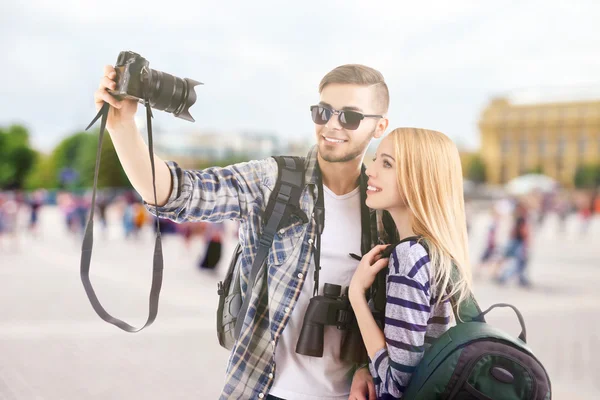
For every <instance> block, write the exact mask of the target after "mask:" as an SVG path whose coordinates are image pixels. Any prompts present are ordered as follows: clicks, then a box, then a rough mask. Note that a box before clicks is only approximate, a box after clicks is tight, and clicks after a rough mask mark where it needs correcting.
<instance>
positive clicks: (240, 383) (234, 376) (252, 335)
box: [146, 146, 384, 399]
mask: <svg viewBox="0 0 600 400" xmlns="http://www.w3.org/2000/svg"><path fill="white" fill-rule="evenodd" d="M316 164H317V148H316V146H315V147H313V148H312V149H311V150H310V152H309V153H308V157H307V158H306V173H305V183H306V187H305V188H304V190H303V192H302V195H301V198H300V207H301V208H302V210H303V211H304V212H305V213H306V215H308V216H312V217H311V218H309V220H310V221H309V222H308V223H306V224H303V223H302V221H301V220H300V219H294V220H293V221H291V224H290V225H289V226H287V227H285V228H284V229H280V230H279V231H278V233H277V235H276V236H275V239H274V241H273V245H272V248H271V251H270V252H269V256H268V259H267V265H268V271H269V272H268V278H267V280H268V284H267V285H265V284H264V282H265V279H264V270H263V272H261V274H259V276H258V277H257V281H256V285H255V286H254V288H253V291H252V299H251V301H250V306H249V308H248V313H247V314H246V317H245V319H244V324H243V327H242V331H241V334H240V338H239V340H238V341H237V343H236V344H235V346H234V348H233V349H232V352H231V355H230V358H229V362H228V365H227V373H226V374H227V376H226V381H225V387H224V388H223V391H222V393H221V397H220V398H221V399H262V398H266V396H267V393H268V392H269V390H270V388H271V386H272V384H273V379H274V375H275V368H276V367H275V361H274V352H275V348H276V346H277V340H278V339H279V337H280V335H281V333H282V332H283V329H284V328H285V326H286V324H287V322H288V320H289V318H290V315H291V312H285V311H284V310H285V309H286V308H288V307H289V308H290V309H293V307H294V305H295V304H296V301H297V300H298V296H299V295H300V292H301V289H302V285H303V283H304V280H305V279H306V278H307V274H308V271H309V266H310V263H311V261H312V259H313V249H314V246H315V245H316V237H315V235H316V223H315V220H314V216H313V208H314V205H315V203H316V199H317V193H318V183H317V182H318V181H317V169H316V168H315V167H316ZM167 165H168V166H169V169H170V171H171V176H172V179H173V189H172V192H171V195H170V197H169V200H168V202H167V204H166V205H165V206H163V207H159V208H158V216H159V217H161V218H168V219H171V220H173V221H176V222H184V221H208V222H220V221H223V220H227V219H235V220H239V221H240V222H241V227H240V232H239V241H240V244H241V245H242V255H241V257H243V260H242V261H243V262H242V273H241V280H242V282H241V288H242V293H245V292H246V287H247V281H248V277H249V276H250V270H251V267H252V261H253V260H254V256H255V254H256V251H257V249H258V242H259V237H260V232H261V230H262V223H263V221H262V219H261V216H262V214H263V212H264V210H265V208H266V205H267V202H268V199H269V196H270V194H271V192H272V191H273V188H274V187H275V183H276V181H277V163H276V161H275V160H274V159H273V158H268V159H264V160H260V161H250V162H246V163H240V164H235V165H231V166H228V167H225V168H218V167H214V168H208V169H205V170H202V171H190V170H182V169H181V168H179V167H178V166H177V164H176V163H174V162H168V163H167ZM146 207H147V209H148V210H149V211H150V212H151V213H153V214H155V207H154V206H150V205H148V204H146ZM370 217H371V218H370V219H371V238H373V239H372V242H373V243H372V245H373V246H374V245H375V244H377V242H376V241H377V238H378V235H377V232H383V225H382V222H381V214H380V213H379V212H375V211H373V210H370ZM379 236H380V235H379ZM380 243H384V242H383V241H381V242H380ZM309 279H312V277H309ZM266 293H268V301H267V296H265V294H266Z"/></svg>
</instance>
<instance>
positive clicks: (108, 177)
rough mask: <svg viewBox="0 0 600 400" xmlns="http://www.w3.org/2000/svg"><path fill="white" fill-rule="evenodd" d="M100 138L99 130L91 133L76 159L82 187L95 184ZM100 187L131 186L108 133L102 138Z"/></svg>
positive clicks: (75, 165) (76, 167)
mask: <svg viewBox="0 0 600 400" xmlns="http://www.w3.org/2000/svg"><path fill="white" fill-rule="evenodd" d="M98 138H99V132H98V131H96V132H94V133H92V134H90V135H89V137H88V139H87V140H86V141H85V142H83V143H82V145H81V146H82V148H81V151H80V152H79V154H78V156H77V157H76V159H75V163H74V167H75V169H76V170H77V171H78V172H79V174H80V185H81V186H82V187H92V186H93V185H94V170H95V168H96V155H97V152H98ZM98 187H99V188H103V187H131V184H130V183H129V179H128V178H127V175H126V174H125V171H123V168H122V167H121V162H120V161H119V157H118V156H117V153H116V151H115V147H114V145H113V143H112V140H111V138H110V135H109V134H108V133H105V134H104V137H103V139H102V153H101V159H100V170H99V172H98Z"/></svg>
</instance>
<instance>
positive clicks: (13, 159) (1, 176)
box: [0, 125, 37, 189]
mask: <svg viewBox="0 0 600 400" xmlns="http://www.w3.org/2000/svg"><path fill="white" fill-rule="evenodd" d="M36 157H37V153H36V151H35V150H33V149H32V148H31V146H30V144H29V132H28V131H27V129H26V128H25V127H24V126H22V125H11V126H9V127H8V128H0V188H3V189H7V188H12V189H17V188H19V189H20V188H23V187H24V183H25V179H26V176H27V174H28V173H29V171H30V170H31V169H32V167H33V165H34V163H35V160H36Z"/></svg>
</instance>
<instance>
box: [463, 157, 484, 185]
mask: <svg viewBox="0 0 600 400" xmlns="http://www.w3.org/2000/svg"><path fill="white" fill-rule="evenodd" d="M485 177H486V171H485V164H484V162H483V160H482V159H481V157H480V156H473V158H471V161H470V162H469V165H468V167H467V179H469V180H471V181H473V182H475V183H483V182H485Z"/></svg>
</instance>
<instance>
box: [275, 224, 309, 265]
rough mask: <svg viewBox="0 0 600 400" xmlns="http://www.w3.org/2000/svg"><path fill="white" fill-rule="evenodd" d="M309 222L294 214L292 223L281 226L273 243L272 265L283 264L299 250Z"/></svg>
mask: <svg viewBox="0 0 600 400" xmlns="http://www.w3.org/2000/svg"><path fill="white" fill-rule="evenodd" d="M307 227H308V223H304V222H303V221H302V220H301V219H300V218H298V217H296V216H292V217H291V218H290V224H289V225H288V226H286V227H284V228H281V229H279V230H278V231H277V233H276V234H275V238H274V239H273V245H272V246H271V251H270V252H269V264H270V265H282V264H283V263H284V262H285V261H286V260H288V259H289V258H290V256H291V255H292V254H294V253H295V252H296V250H298V249H297V248H298V246H299V245H300V244H301V243H302V241H303V239H304V236H305V233H306V229H307Z"/></svg>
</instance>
